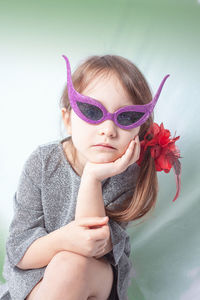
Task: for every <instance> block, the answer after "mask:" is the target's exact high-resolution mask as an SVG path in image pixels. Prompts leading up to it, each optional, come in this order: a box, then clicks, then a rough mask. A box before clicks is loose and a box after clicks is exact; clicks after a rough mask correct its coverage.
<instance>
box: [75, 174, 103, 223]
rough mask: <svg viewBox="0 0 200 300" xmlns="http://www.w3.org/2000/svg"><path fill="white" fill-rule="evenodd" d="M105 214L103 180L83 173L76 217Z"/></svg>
mask: <svg viewBox="0 0 200 300" xmlns="http://www.w3.org/2000/svg"><path fill="white" fill-rule="evenodd" d="M105 216H106V213H105V207H104V201H103V196H102V186H101V181H98V180H96V179H94V178H92V176H89V175H86V174H84V173H83V175H82V177H81V183H80V187H79V192H78V197H77V203H76V212H75V219H78V218H80V217H105Z"/></svg>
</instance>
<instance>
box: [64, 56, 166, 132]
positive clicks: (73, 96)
mask: <svg viewBox="0 0 200 300" xmlns="http://www.w3.org/2000/svg"><path fill="white" fill-rule="evenodd" d="M62 56H63V57H64V59H65V61H66V66H67V90H68V97H69V100H70V105H71V107H72V109H73V110H74V112H75V113H76V114H77V115H78V116H79V117H80V118H81V119H82V120H84V121H86V122H87V123H90V124H99V123H101V122H103V121H105V120H112V121H113V122H114V123H115V124H116V125H117V126H118V127H120V128H122V129H125V130H129V129H132V128H136V127H139V126H141V125H142V124H143V123H145V122H146V120H147V119H148V118H149V116H150V115H151V113H152V112H153V110H154V107H155V105H156V103H157V101H158V98H159V96H160V93H161V90H162V88H163V85H164V83H165V81H166V79H167V78H168V77H169V76H170V75H169V74H167V75H166V76H165V77H164V78H163V80H162V82H161V84H160V86H159V88H158V90H157V92H156V94H155V96H154V98H153V99H152V101H151V102H149V103H147V104H143V105H126V106H124V107H121V108H120V109H118V110H116V111H115V112H114V113H110V112H108V111H107V109H106V108H105V107H104V105H103V104H102V103H101V102H99V101H98V100H96V99H94V98H91V97H89V96H85V95H82V94H80V93H78V92H77V91H76V90H75V89H74V86H73V83H72V78H71V67H70V63H69V59H68V58H67V56H65V55H62ZM77 101H78V102H82V103H88V104H92V105H94V106H97V107H98V108H99V109H101V111H102V112H103V116H102V118H101V119H99V120H91V119H88V118H87V117H86V116H85V115H84V114H83V113H82V112H81V110H80V109H79V107H78V104H77ZM129 111H135V112H141V113H144V115H143V116H142V117H141V118H140V119H139V120H138V121H136V122H134V123H133V124H131V125H127V126H126V125H122V124H120V123H118V121H117V117H118V115H119V114H121V113H123V112H129Z"/></svg>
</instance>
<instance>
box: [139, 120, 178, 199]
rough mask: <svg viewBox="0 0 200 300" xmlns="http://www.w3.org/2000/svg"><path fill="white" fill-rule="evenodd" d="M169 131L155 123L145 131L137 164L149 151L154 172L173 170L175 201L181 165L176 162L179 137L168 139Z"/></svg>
mask: <svg viewBox="0 0 200 300" xmlns="http://www.w3.org/2000/svg"><path fill="white" fill-rule="evenodd" d="M170 135H171V134H170V131H169V130H168V129H165V128H164V126H163V123H161V125H160V126H159V125H158V124H156V123H153V124H152V127H150V129H149V130H148V131H147V133H146V134H145V136H144V140H143V141H141V143H140V145H141V152H140V158H139V160H138V161H137V164H138V165H139V166H140V165H141V163H142V161H143V159H144V155H145V152H146V150H147V149H150V153H151V156H152V157H153V158H154V161H155V168H156V171H164V172H165V173H169V171H170V170H171V168H172V167H173V168H174V172H175V175H176V176H177V177H176V180H177V194H176V196H175V199H174V200H173V201H175V200H176V198H177V197H178V194H179V191H180V173H181V165H180V162H179V160H178V158H180V152H179V149H178V148H177V146H176V145H175V142H176V141H177V140H178V139H179V138H180V136H177V137H174V138H172V139H171V138H170Z"/></svg>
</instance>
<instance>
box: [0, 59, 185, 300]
mask: <svg viewBox="0 0 200 300" xmlns="http://www.w3.org/2000/svg"><path fill="white" fill-rule="evenodd" d="M63 57H64V59H65V61H66V65H67V85H66V87H65V89H64V92H63V95H62V97H61V112H62V119H63V122H64V125H65V127H66V130H67V132H68V134H69V136H68V137H66V138H64V139H62V140H57V141H54V142H51V143H47V144H43V145H40V146H38V147H37V148H36V149H35V150H34V151H33V152H32V153H31V155H30V156H29V157H28V159H27V160H26V162H25V164H24V167H23V170H22V173H21V176H20V180H19V183H18V187H17V191H16V193H15V194H14V199H13V200H14V217H13V220H12V222H11V225H10V228H9V236H8V239H7V242H6V258H5V263H4V272H3V275H4V277H5V279H6V283H5V284H4V285H2V286H1V293H0V299H1V300H6V299H13V300H15V299H16V300H24V299H27V300H32V299H34V300H46V299H48V300H51V299H52V300H53V299H55V300H86V299H98V300H106V299H109V300H111V299H113V300H116V299H119V300H125V299H127V288H128V285H129V284H130V280H131V271H132V270H131V269H132V262H131V261H130V259H129V256H130V251H131V247H130V238H129V235H128V234H127V232H126V227H127V225H128V224H129V222H130V221H133V220H136V219H139V218H141V217H142V216H144V215H145V214H147V212H149V211H150V210H151V209H152V208H153V207H154V206H155V202H156V198H157V192H158V186H157V174H156V171H161V170H164V171H165V172H169V170H170V169H171V167H173V168H174V170H175V172H176V175H177V186H178V192H177V194H176V197H175V198H177V196H178V193H179V189H180V163H179V160H178V158H179V157H180V155H179V152H178V148H177V147H176V146H175V141H176V140H177V139H178V138H179V137H177V138H173V139H170V133H169V131H168V130H165V129H164V127H163V124H161V126H160V127H159V126H158V125H157V124H156V123H153V109H154V107H155V105H156V102H157V100H158V98H159V95H160V92H161V89H162V87H163V85H164V82H165V80H166V79H167V77H168V76H169V75H167V76H165V77H164V79H163V80H162V82H161V85H160V87H159V89H158V91H157V93H156V95H155V97H154V98H153V99H152V95H151V92H150V89H149V87H148V84H147V82H146V80H145V78H144V77H143V75H142V74H141V72H140V71H139V70H138V68H137V67H136V66H135V65H134V64H133V63H132V62H130V61H129V60H127V59H125V58H123V57H121V56H116V55H105V56H91V57H89V58H88V59H87V60H86V61H85V62H83V63H82V64H81V65H80V66H79V67H78V68H77V70H76V71H75V72H74V74H73V76H72V78H71V69H70V64H69V60H68V58H67V57H66V56H63ZM174 200H175V199H174Z"/></svg>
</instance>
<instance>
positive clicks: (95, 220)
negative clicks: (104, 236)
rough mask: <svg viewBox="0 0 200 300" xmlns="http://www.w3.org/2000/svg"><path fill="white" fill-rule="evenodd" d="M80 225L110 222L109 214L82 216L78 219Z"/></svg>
mask: <svg viewBox="0 0 200 300" xmlns="http://www.w3.org/2000/svg"><path fill="white" fill-rule="evenodd" d="M77 222H78V224H79V225H80V226H87V227H88V226H95V225H99V224H104V223H107V222H108V216H106V217H82V218H80V219H78V220H77Z"/></svg>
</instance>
